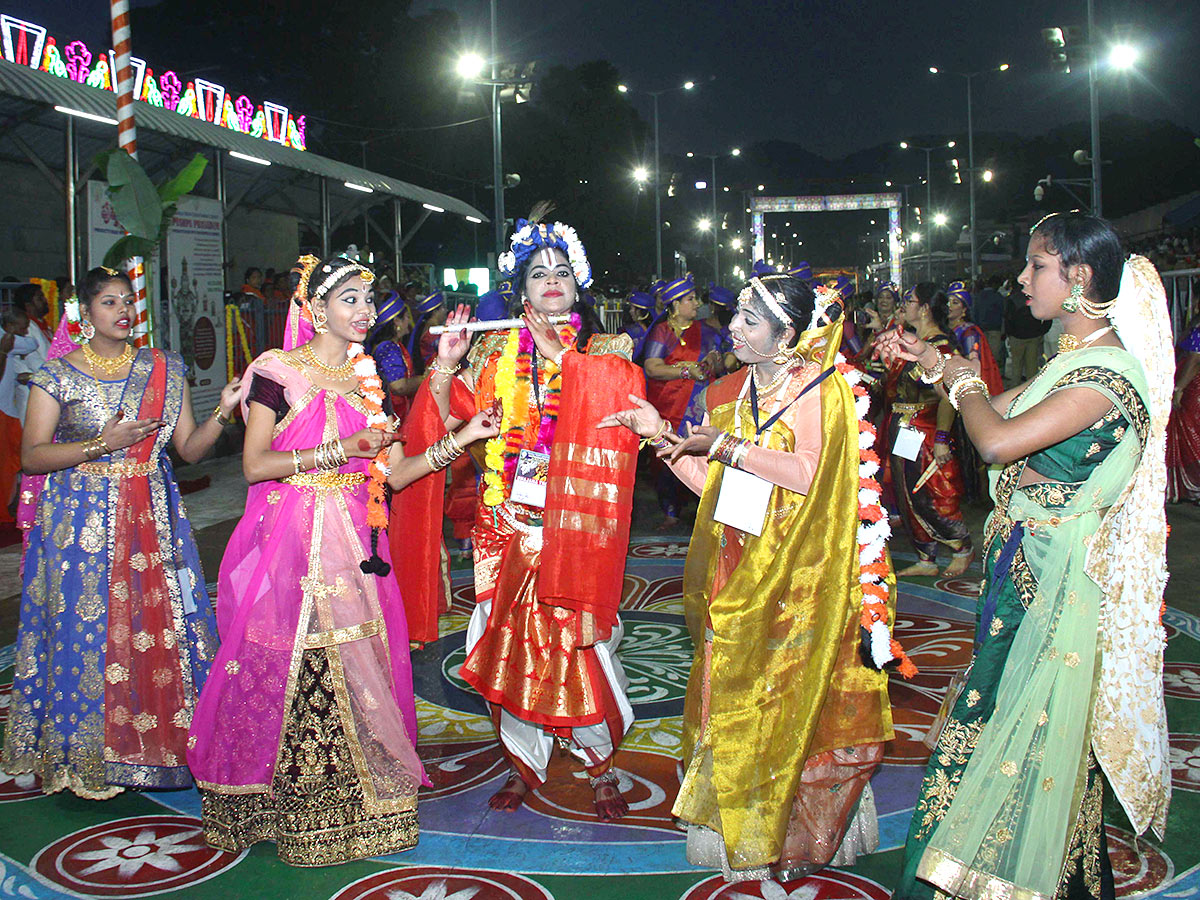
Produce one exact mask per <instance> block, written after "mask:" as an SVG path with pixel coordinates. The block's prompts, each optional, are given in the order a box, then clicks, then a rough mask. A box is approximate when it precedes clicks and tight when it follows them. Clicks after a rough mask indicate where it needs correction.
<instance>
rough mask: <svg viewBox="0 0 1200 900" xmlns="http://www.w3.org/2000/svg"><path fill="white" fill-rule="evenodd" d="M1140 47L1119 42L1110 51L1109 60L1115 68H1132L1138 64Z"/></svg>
mask: <svg viewBox="0 0 1200 900" xmlns="http://www.w3.org/2000/svg"><path fill="white" fill-rule="evenodd" d="M1138 56H1139V54H1138V49H1137V47H1134V46H1132V45H1131V44H1117V45H1116V46H1115V47H1113V48H1112V50H1111V51H1109V54H1108V62H1109V65H1111V66H1112V67H1113V68H1114V69H1132V68H1133V67H1134V66H1135V65H1137V61H1138Z"/></svg>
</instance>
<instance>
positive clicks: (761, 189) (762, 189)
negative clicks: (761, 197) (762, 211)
mask: <svg viewBox="0 0 1200 900" xmlns="http://www.w3.org/2000/svg"><path fill="white" fill-rule="evenodd" d="M758 189H759V190H760V191H765V190H766V189H767V186H766V185H765V184H760V185H759V186H758Z"/></svg>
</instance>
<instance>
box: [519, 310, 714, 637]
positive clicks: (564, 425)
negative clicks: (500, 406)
mask: <svg viewBox="0 0 1200 900" xmlns="http://www.w3.org/2000/svg"><path fill="white" fill-rule="evenodd" d="M694 327H695V328H696V329H697V330H696V344H695V346H696V347H699V345H700V338H699V325H698V324H696V325H695V326H694ZM689 333H690V329H689ZM659 383H662V382H659ZM683 383H684V384H686V385H687V387H688V391H689V392H690V391H691V385H692V383H691V382H690V381H688V382H683ZM562 384H563V389H562V395H561V401H560V405H559V412H558V425H557V428H556V430H555V433H554V446H553V447H552V448H551V450H550V475H549V479H548V481H547V485H546V511H545V516H544V518H543V522H544V531H543V533H542V546H543V548H544V549H543V551H542V557H541V565H540V567H539V570H538V571H539V580H538V599H539V600H541V601H542V602H544V603H550V604H552V605H554V606H562V607H566V608H567V609H574V610H576V611H578V612H585V613H591V614H592V615H593V616H595V619H596V624H597V625H599V626H600V632H599V635H598V639H600V640H604V639H605V638H606V637H607V635H608V633H609V631H610V629H611V628H612V626H613V625H615V624H616V622H617V606H618V605H619V604H620V602H621V594H622V589H623V586H624V581H625V555H626V553H627V552H628V550H629V526H630V519H631V515H632V511H633V483H634V479H635V476H636V474H637V454H638V437H637V435H635V434H634V433H633V432H631V431H630V430H629V429H628V428H597V427H596V425H597V423H598V422H599V421H600V420H601V419H602V418H604V417H605V416H606V415H608V413H610V412H613V411H614V410H618V409H628V408H629V404H630V400H629V395H630V394H634V395H636V396H638V397H645V396H646V389H645V380H644V378H643V375H642V371H641V370H640V369H639V368H638V367H637V366H635V365H634V364H633V363H630V362H627V361H626V360H624V359H622V358H621V357H619V356H616V355H612V354H598V355H595V356H588V355H586V354H583V353H566V354H564V355H563V363H562ZM585 640H586V639H585Z"/></svg>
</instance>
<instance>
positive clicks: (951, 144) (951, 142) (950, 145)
mask: <svg viewBox="0 0 1200 900" xmlns="http://www.w3.org/2000/svg"><path fill="white" fill-rule="evenodd" d="M946 146H947V147H950V148H951V149H953V148H954V147H957V146H958V141H947V142H946Z"/></svg>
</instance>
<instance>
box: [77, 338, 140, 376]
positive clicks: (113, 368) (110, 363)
mask: <svg viewBox="0 0 1200 900" xmlns="http://www.w3.org/2000/svg"><path fill="white" fill-rule="evenodd" d="M83 358H84V359H86V360H87V361H88V365H89V366H91V367H92V377H93V378H95V377H96V372H95V370H96V369H99V370H100V371H101V372H103V373H104V374H105V375H116V374H117V373H118V372H120V371H121V370H122V369H123V368H125V365H126V364H127V363H128V362H129V361H130V360H131V359H133V347H132V346H131V345H130V344H126V345H125V349H124V350H122V351H121V353H120V355H119V356H101V355H100V354H99V353H97V352H96V351H95V350H93V349H92V345H91V344H84V345H83Z"/></svg>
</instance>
